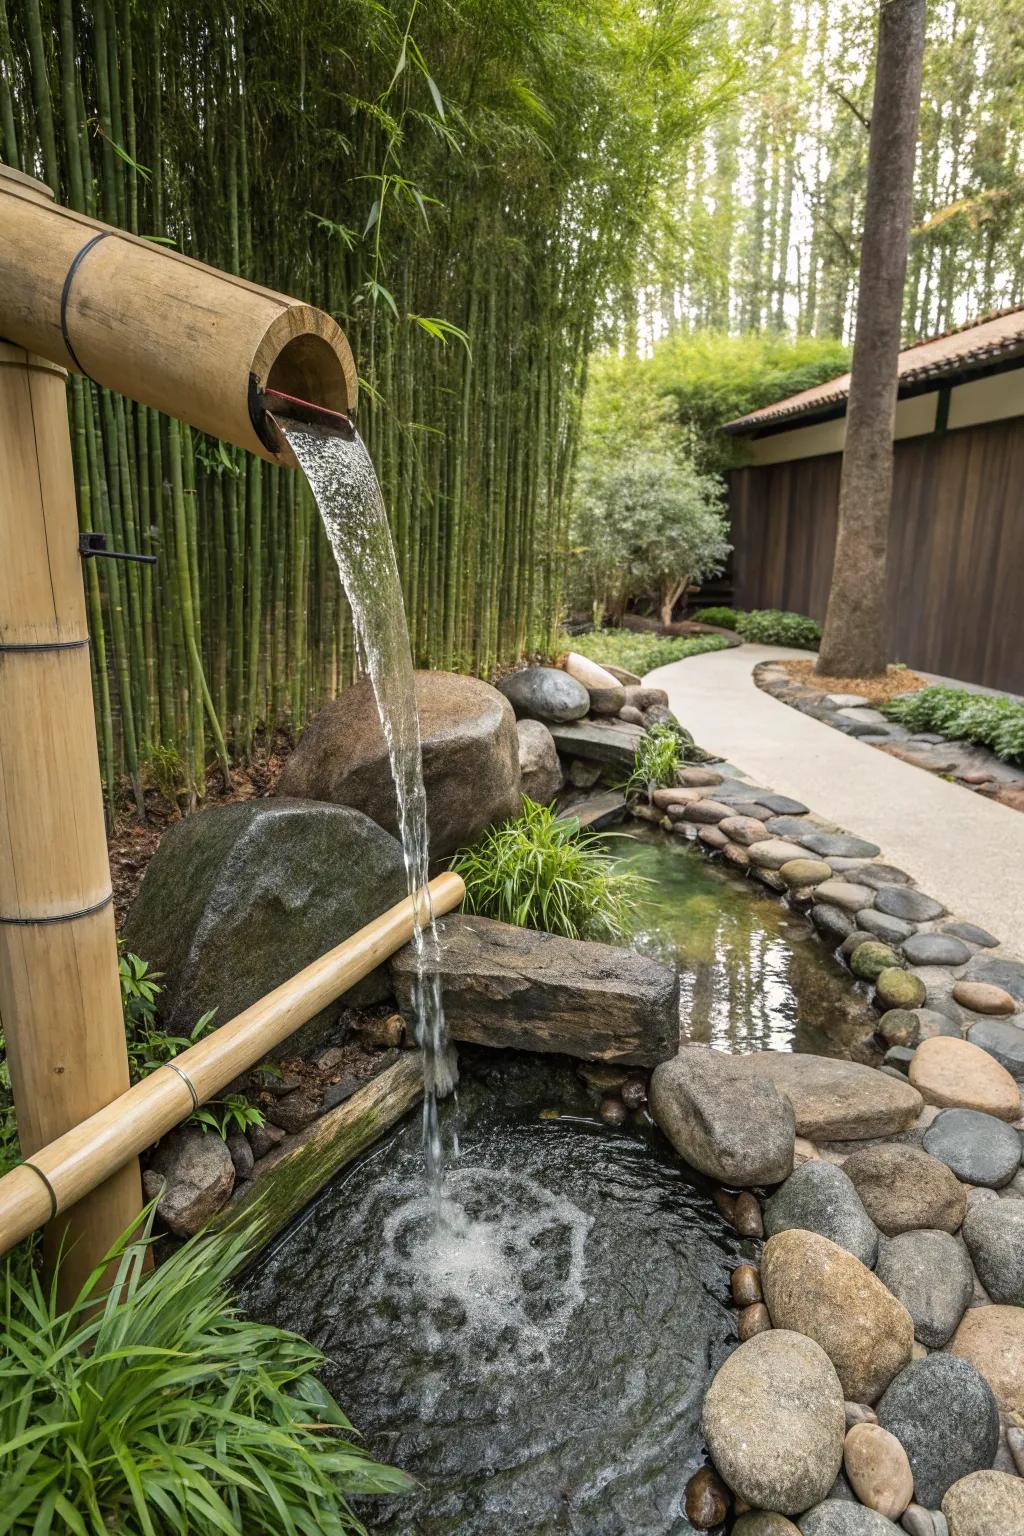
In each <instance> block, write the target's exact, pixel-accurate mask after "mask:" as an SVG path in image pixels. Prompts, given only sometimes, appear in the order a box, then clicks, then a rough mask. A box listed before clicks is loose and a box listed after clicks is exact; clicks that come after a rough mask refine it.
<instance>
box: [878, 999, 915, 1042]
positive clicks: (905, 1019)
mask: <svg viewBox="0 0 1024 1536" xmlns="http://www.w3.org/2000/svg"><path fill="white" fill-rule="evenodd" d="M876 1033H877V1034H878V1035H880V1036H881V1038H882V1039H883V1040H884V1041H885V1043H886V1045H908V1046H914V1045H916V1044H917V1042H918V1041H919V1040H920V1038H921V1020H920V1019H919V1018H918V1016H917V1014H916V1013H915V1012H914V1011H913V1009H910V1008H890V1009H889V1011H888V1012H887V1013H883V1014H882V1017H881V1018H880V1019H879V1021H878V1028H877V1030H876Z"/></svg>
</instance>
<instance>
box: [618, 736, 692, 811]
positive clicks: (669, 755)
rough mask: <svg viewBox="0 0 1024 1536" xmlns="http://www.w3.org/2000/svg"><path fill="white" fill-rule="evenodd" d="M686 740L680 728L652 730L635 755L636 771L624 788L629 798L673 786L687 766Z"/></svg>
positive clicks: (634, 769) (634, 768)
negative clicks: (678, 775) (685, 765)
mask: <svg viewBox="0 0 1024 1536" xmlns="http://www.w3.org/2000/svg"><path fill="white" fill-rule="evenodd" d="M687 736H689V732H688V731H683V729H682V727H680V726H674V725H655V726H653V727H652V728H651V730H649V731H648V732H647V734H646V736H645V737H644V739H643V741H642V742H641V743H640V745H639V746H638V747H637V749H636V752H635V753H634V754H633V771H632V773H631V774H630V776H629V778H628V779H627V780H626V782H625V784H624V785H623V786H622V787H623V789H624V790H625V791H626V794H627V795H636V794H644V795H646V794H649V793H650V791H651V790H652V789H659V788H664V787H667V786H668V785H670V784H674V783H675V782H676V774H677V773H678V772H679V770H680V768H682V766H683V764H684V763H685V762H686V750H687V742H686V739H685V738H686V737H687ZM690 739H691V742H692V737H691V738H690Z"/></svg>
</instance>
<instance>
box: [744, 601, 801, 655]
mask: <svg viewBox="0 0 1024 1536" xmlns="http://www.w3.org/2000/svg"><path fill="white" fill-rule="evenodd" d="M736 633H737V634H738V635H739V636H740V639H741V640H748V641H750V642H752V643H753V644H754V645H791V646H794V647H795V648H796V649H797V650H801V651H816V650H817V649H818V646H819V645H820V643H821V625H820V624H818V623H817V621H816V620H815V619H809V618H807V617H806V616H805V615H804V614H802V613H783V612H782V610H781V609H778V608H751V609H750V611H749V612H748V613H738V614H737V615H736Z"/></svg>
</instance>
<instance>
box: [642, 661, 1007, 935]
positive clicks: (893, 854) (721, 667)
mask: <svg viewBox="0 0 1024 1536" xmlns="http://www.w3.org/2000/svg"><path fill="white" fill-rule="evenodd" d="M806 656H807V653H806V651H793V650H789V649H787V648H784V647H782V646H775V645H742V646H738V647H736V648H735V649H733V650H728V651H712V652H711V653H710V654H708V655H707V656H693V657H691V658H690V659H689V660H687V661H677V662H673V663H672V664H671V665H670V666H667V667H659V668H658V670H657V671H655V672H652V673H651V674H650V676H649V677H647V678H645V682H649V683H651V684H654V685H656V686H657V687H659V688H664V689H666V690H667V692H668V696H669V703H670V705H671V707H672V709H673V710H674V711H675V713H676V714H677V715H678V716H679V719H680V720H681V721H682V723H683V724H684V725H685V726H686V728H687V729H688V730H690V731H692V732H693V734H694V736H695V737H696V739H697V741H698V743H699V744H700V745H701V746H702V747H705V748H706V749H707V750H708V751H712V752H715V753H720V754H721V756H722V757H724V758H727V759H728V761H729V762H730V763H733V764H734V765H735V766H736V767H737V768H739V769H742V771H743V772H744V773H746V774H749V775H750V777H751V778H752V779H753V780H754V782H755V783H758V784H762V785H767V786H768V787H769V788H771V789H774V790H775V791H776V792H777V793H778V794H782V795H791V796H792V797H793V798H794V799H796V800H802V801H803V802H804V804H805V805H807V806H809V807H810V809H811V810H812V811H815V812H816V813H817V814H818V815H819V816H821V817H823V818H826V819H827V820H829V821H832V822H835V823H836V825H837V826H839V827H842V828H843V830H844V831H847V832H853V833H855V834H856V835H858V836H860V837H865V838H869V839H870V840H871V841H872V842H874V843H877V844H878V845H879V847H880V848H881V850H882V856H883V857H884V858H885V859H886V860H887V861H888V862H890V863H893V864H897V865H898V866H899V867H900V868H901V869H905V870H906V871H907V873H908V874H910V875H913V877H914V879H915V880H916V881H917V883H918V885H919V886H920V887H921V889H922V890H923V891H926V892H927V893H928V895H929V896H935V897H936V898H937V899H938V900H939V901H941V902H942V903H943V905H944V906H947V907H948V908H949V910H950V911H951V912H953V913H955V914H956V915H957V917H960V918H964V919H966V920H967V921H968V922H973V923H980V925H981V926H982V927H983V928H987V929H989V931H990V932H991V933H993V934H995V936H996V937H997V938H998V939H1000V940H1001V941H1002V943H1003V945H1004V946H1005V948H1006V949H1007V950H1009V951H1010V952H1014V951H1024V813H1021V812H1020V811H1012V810H1010V809H1009V808H1008V807H1007V806H1005V805H998V804H996V803H995V802H994V801H992V800H986V799H984V798H983V797H982V796H981V795H975V794H972V793H971V791H970V790H967V789H963V788H961V787H960V786H959V785H956V784H950V783H948V782H947V781H946V780H945V779H940V778H937V777H936V776H935V775H934V774H930V773H927V772H925V770H924V769H921V768H915V767H913V766H912V765H911V764H909V763H903V762H900V761H899V759H898V758H895V757H891V756H890V755H889V754H888V753H887V752H880V751H878V749H877V748H875V747H869V746H865V745H864V744H863V743H862V742H859V741H857V740H855V739H854V738H853V737H851V736H845V735H843V733H842V732H841V731H837V730H834V729H833V728H832V727H831V726H828V725H822V724H821V722H820V721H818V720H812V719H811V718H810V716H808V715H802V714H800V713H799V711H797V710H795V709H791V708H790V707H789V705H788V704H783V703H781V702H780V701H779V700H778V699H773V698H772V697H771V696H770V695H769V694H767V693H762V692H761V690H760V688H758V687H757V686H756V684H755V683H754V680H753V676H752V673H753V669H754V667H755V666H756V665H757V663H758V662H761V661H777V660H779V661H781V660H784V659H786V658H787V657H803V658H804V659H806Z"/></svg>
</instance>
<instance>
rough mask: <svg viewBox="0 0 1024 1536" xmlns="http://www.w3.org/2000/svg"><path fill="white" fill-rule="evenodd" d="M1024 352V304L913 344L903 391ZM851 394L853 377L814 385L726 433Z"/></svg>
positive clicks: (906, 355)
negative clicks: (851, 379)
mask: <svg viewBox="0 0 1024 1536" xmlns="http://www.w3.org/2000/svg"><path fill="white" fill-rule="evenodd" d="M1021 354H1024V304H1017V305H1014V307H1013V308H1012V309H1002V310H999V311H997V312H996V313H995V314H991V315H985V316H983V317H982V319H980V320H975V321H972V322H971V324H970V325H963V326H960V327H959V328H958V329H957V330H953V331H946V332H944V333H943V335H941V336H931V337H929V338H928V340H927V341H918V342H915V343H914V345H913V346H912V347H907V348H905V349H904V351H902V352H901V353H900V356H899V392H900V394H901V395H903V394H907V393H909V392H910V390H911V388H912V387H913V386H915V385H917V386H920V385H921V384H926V383H927V381H928V380H930V379H935V381H936V383H938V382H939V381H940V380H941V379H944V378H947V377H949V376H950V375H955V374H958V373H971V372H974V371H976V370H978V369H980V368H986V367H988V366H990V365H991V364H992V363H997V362H1002V361H1004V360H1007V359H1009V358H1013V357H1018V356H1021ZM849 393H850V375H849V374H848V373H844V374H842V375H841V377H840V378H838V379H829V380H827V381H826V382H825V383H824V384H815V385H814V386H813V388H811V389H803V390H801V391H800V393H799V394H798V395H790V397H789V398H788V400H779V401H776V403H775V404H774V405H765V406H762V407H761V408H760V410H757V411H751V412H750V413H749V414H748V415H746V416H740V417H739V418H738V419H737V420H736V421H730V422H726V423H725V428H724V430H725V431H726V432H732V433H736V434H742V433H744V432H755V431H757V429H758V428H759V427H767V426H774V425H775V424H776V423H777V422H783V421H786V420H788V419H790V418H792V417H799V416H810V415H818V414H823V413H825V412H827V411H828V410H829V409H830V408H832V407H834V406H837V405H842V404H843V403H844V402H845V400H846V398H847V396H848V395H849Z"/></svg>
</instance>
